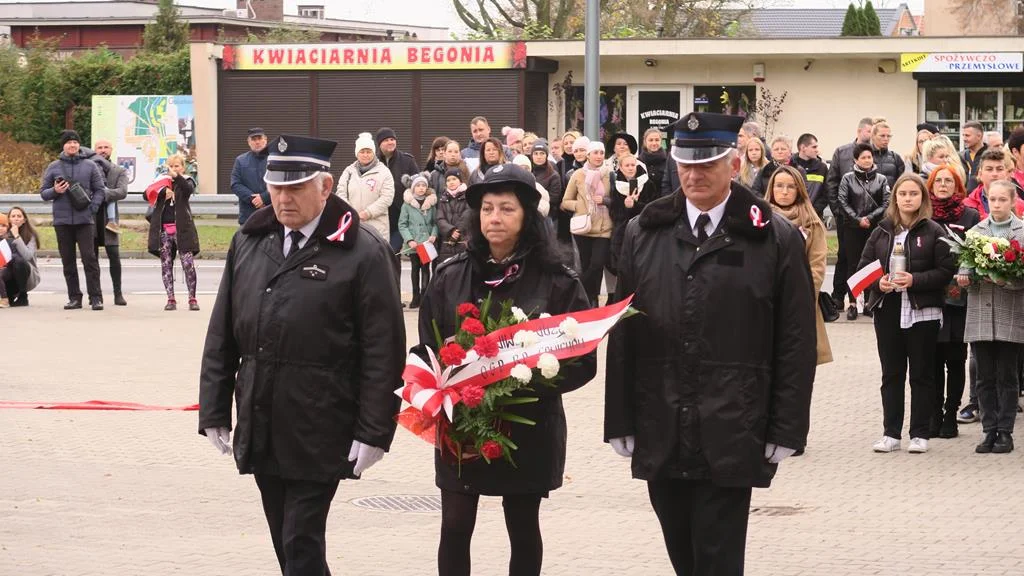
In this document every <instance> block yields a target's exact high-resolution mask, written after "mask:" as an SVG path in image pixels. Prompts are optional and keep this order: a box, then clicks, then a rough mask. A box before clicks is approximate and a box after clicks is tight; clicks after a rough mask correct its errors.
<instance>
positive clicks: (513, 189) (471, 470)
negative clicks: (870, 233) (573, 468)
mask: <svg viewBox="0 0 1024 576" xmlns="http://www.w3.org/2000/svg"><path fill="white" fill-rule="evenodd" d="M467 200H468V203H469V205H470V207H471V208H472V210H473V213H472V217H471V221H470V222H471V223H470V230H471V233H470V234H469V247H468V250H467V251H466V252H464V253H462V254H459V255H458V256H455V257H454V258H452V259H450V260H448V261H447V262H445V263H443V264H442V265H440V266H439V267H438V268H437V275H436V276H435V277H434V280H433V282H431V284H430V286H429V287H428V289H427V293H426V295H425V296H424V298H423V303H422V304H423V305H422V307H421V308H420V317H419V331H420V342H421V345H427V346H433V345H434V344H433V343H434V342H435V339H434V326H435V323H436V326H437V327H438V329H439V331H440V336H441V338H448V337H451V336H453V335H455V334H456V332H457V331H458V329H459V326H458V325H457V324H456V319H457V313H456V309H457V307H458V306H459V305H460V304H463V303H465V302H472V303H474V304H478V303H479V302H481V301H482V300H483V299H484V298H486V297H487V296H488V294H491V295H492V296H493V300H494V301H495V302H503V301H505V300H512V301H513V302H515V305H516V306H518V307H519V308H521V309H523V310H525V311H526V312H527V313H528V314H530V315H531V316H534V317H536V316H537V315H539V314H540V313H542V312H546V313H548V314H552V315H557V314H564V313H567V312H572V311H577V310H586V309H588V308H589V307H590V301H589V299H588V298H587V294H586V292H585V291H584V290H583V285H582V284H581V283H580V281H579V278H578V277H577V275H576V273H575V272H573V271H572V270H571V269H569V268H566V267H565V266H563V265H562V257H561V255H560V254H558V252H557V248H556V246H558V243H557V242H552V241H551V239H550V238H549V232H548V227H547V226H546V225H545V224H544V217H543V216H541V215H540V213H539V212H538V211H537V203H538V202H539V200H540V194H539V193H538V192H537V188H536V180H535V179H534V177H533V176H532V175H531V174H530V173H529V172H527V171H525V170H523V169H521V168H519V167H517V166H514V165H511V164H503V165H498V166H495V167H494V168H492V169H491V170H490V171H489V172H488V173H487V176H486V177H485V179H484V180H483V181H482V182H480V183H476V184H473V185H472V186H470V188H469V190H468V192H467ZM500 308H501V307H500V306H492V307H491V311H492V312H495V313H496V312H498V311H499V309H500ZM596 362H597V359H596V356H595V355H594V354H589V355H586V356H583V357H580V358H579V359H578V360H576V361H575V362H574V363H572V364H569V363H566V364H563V366H562V369H561V372H560V375H561V376H563V377H564V378H563V379H562V380H560V381H559V385H558V388H556V389H545V390H539V389H537V390H534V391H533V392H531V393H530V395H531V396H539V397H540V400H539V401H538V402H535V403H532V404H523V405H521V406H517V410H518V414H519V415H521V416H523V417H524V418H529V419H530V420H533V421H534V422H536V425H535V426H525V425H520V424H512V425H511V428H510V430H509V434H510V437H511V439H512V441H513V442H515V443H516V445H517V446H518V450H517V451H516V464H515V466H512V465H510V464H508V463H507V462H506V461H505V460H503V459H497V460H493V461H491V463H489V464H488V463H487V462H486V461H484V460H483V459H482V458H477V459H474V460H466V459H463V460H462V462H461V463H460V462H459V461H458V459H457V457H456V456H455V455H453V454H452V453H451V451H446V450H444V449H441V450H438V451H437V452H436V453H435V458H434V468H435V471H436V482H437V486H438V488H440V489H441V543H440V547H439V549H438V557H437V564H438V573H439V574H440V575H441V576H453V575H468V574H469V573H470V554H469V551H470V540H471V538H472V535H473V528H474V526H475V525H476V513H477V505H478V503H479V499H480V496H501V497H502V505H503V508H504V511H505V525H506V526H507V528H508V535H509V541H510V543H511V549H512V555H511V560H510V561H509V574H513V575H517V576H518V575H535V574H540V570H541V559H542V556H543V543H542V541H541V535H540V524H539V520H538V514H539V510H540V502H541V499H542V498H544V497H547V496H548V493H549V492H550V491H552V490H555V489H557V488H559V487H560V486H561V485H562V475H563V471H564V469H565V446H566V422H565V412H564V411H563V409H562V398H561V395H562V394H563V393H565V392H569V391H572V390H575V389H577V388H579V387H581V386H583V385H584V384H586V383H587V382H589V381H590V380H591V379H592V378H593V377H594V375H595V373H596ZM491 571H494V567H493V566H492V567H491V568H490V569H489V570H488V572H491Z"/></svg>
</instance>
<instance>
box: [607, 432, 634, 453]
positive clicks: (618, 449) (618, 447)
mask: <svg viewBox="0 0 1024 576" xmlns="http://www.w3.org/2000/svg"><path fill="white" fill-rule="evenodd" d="M608 443H609V444H611V445H612V450H615V453H616V454H618V455H619V456H622V457H623V458H631V457H632V456H633V446H634V444H635V443H636V438H634V437H633V436H623V437H622V438H611V439H609V440H608Z"/></svg>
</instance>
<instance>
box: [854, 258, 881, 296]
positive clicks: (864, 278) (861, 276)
mask: <svg viewBox="0 0 1024 576" xmlns="http://www.w3.org/2000/svg"><path fill="white" fill-rule="evenodd" d="M884 275H885V271H884V270H882V263H881V262H879V261H878V260H875V261H874V262H872V263H871V264H868V265H867V266H865V267H863V268H861V269H860V270H858V271H857V272H856V273H855V274H854V275H853V276H850V279H849V280H848V281H847V282H846V284H847V285H848V286H849V287H850V293H851V294H853V297H854V298H856V297H857V296H860V295H861V293H863V292H864V291H865V290H867V288H868V286H871V285H872V284H874V282H875V281H876V280H878V279H879V278H881V277H882V276H884Z"/></svg>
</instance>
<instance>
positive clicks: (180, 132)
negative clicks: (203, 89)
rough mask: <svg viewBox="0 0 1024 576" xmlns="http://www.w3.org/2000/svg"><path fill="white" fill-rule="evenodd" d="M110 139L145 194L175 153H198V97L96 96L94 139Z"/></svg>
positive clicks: (133, 184)
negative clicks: (196, 124)
mask: <svg viewBox="0 0 1024 576" xmlns="http://www.w3.org/2000/svg"><path fill="white" fill-rule="evenodd" d="M97 140H109V141H110V142H111V143H112V144H113V147H114V151H113V153H112V154H111V158H112V159H113V160H115V161H116V162H117V163H118V164H119V165H120V166H121V167H123V168H124V169H125V171H126V172H127V173H128V182H129V183H128V191H129V192H143V191H145V190H146V186H148V185H149V184H150V183H151V182H153V180H154V179H155V178H156V176H157V175H159V174H160V173H161V171H162V168H163V165H164V163H165V162H166V161H167V157H168V156H170V155H171V154H174V153H175V152H181V153H182V154H185V155H186V156H194V154H195V150H194V147H195V112H194V107H193V106H192V96H93V97H92V142H94V143H95V142H96V141H97Z"/></svg>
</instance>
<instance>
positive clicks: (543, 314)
mask: <svg viewBox="0 0 1024 576" xmlns="http://www.w3.org/2000/svg"><path fill="white" fill-rule="evenodd" d="M540 317H541V318H551V314H548V313H547V312H541V314H540Z"/></svg>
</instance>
